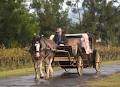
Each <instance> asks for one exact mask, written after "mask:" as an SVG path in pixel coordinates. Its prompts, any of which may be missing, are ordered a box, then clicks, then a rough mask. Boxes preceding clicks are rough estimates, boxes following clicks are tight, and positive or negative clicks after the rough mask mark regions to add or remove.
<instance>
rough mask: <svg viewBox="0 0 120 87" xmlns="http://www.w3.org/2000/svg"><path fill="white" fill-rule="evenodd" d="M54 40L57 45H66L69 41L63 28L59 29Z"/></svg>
mask: <svg viewBox="0 0 120 87" xmlns="http://www.w3.org/2000/svg"><path fill="white" fill-rule="evenodd" d="M53 40H54V41H55V43H56V44H57V45H65V43H66V41H67V39H66V36H65V34H64V33H63V31H62V29H61V28H57V31H56V34H55V36H54V38H53Z"/></svg>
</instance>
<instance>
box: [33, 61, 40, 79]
mask: <svg viewBox="0 0 120 87" xmlns="http://www.w3.org/2000/svg"><path fill="white" fill-rule="evenodd" d="M34 69H35V79H36V80H38V79H39V75H38V71H39V68H38V62H37V61H35V62H34Z"/></svg>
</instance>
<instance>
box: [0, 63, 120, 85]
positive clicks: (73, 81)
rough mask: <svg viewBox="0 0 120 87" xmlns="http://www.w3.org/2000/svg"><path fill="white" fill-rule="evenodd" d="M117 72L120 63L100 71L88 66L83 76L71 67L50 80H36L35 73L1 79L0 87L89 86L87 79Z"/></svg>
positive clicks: (56, 73) (106, 66)
mask: <svg viewBox="0 0 120 87" xmlns="http://www.w3.org/2000/svg"><path fill="white" fill-rule="evenodd" d="M116 72H120V64H114V65H104V66H102V68H101V72H100V73H96V71H95V69H93V68H87V69H84V74H83V76H81V77H79V75H78V74H77V73H76V69H71V70H69V72H65V71H64V70H60V71H57V72H55V73H54V77H53V78H52V79H50V80H45V79H40V80H39V81H35V80H34V75H30V76H19V77H12V78H5V79H0V87H88V86H86V81H88V80H90V79H95V78H102V77H104V76H107V75H110V74H113V73H116Z"/></svg>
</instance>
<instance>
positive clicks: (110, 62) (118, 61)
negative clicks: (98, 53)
mask: <svg viewBox="0 0 120 87" xmlns="http://www.w3.org/2000/svg"><path fill="white" fill-rule="evenodd" d="M106 64H120V60H110V61H103V62H102V65H106Z"/></svg>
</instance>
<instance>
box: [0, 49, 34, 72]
mask: <svg viewBox="0 0 120 87" xmlns="http://www.w3.org/2000/svg"><path fill="white" fill-rule="evenodd" d="M31 65H32V59H31V55H30V54H29V53H28V52H27V51H25V50H24V49H21V48H11V49H0V70H4V69H15V68H20V67H26V66H31Z"/></svg>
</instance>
